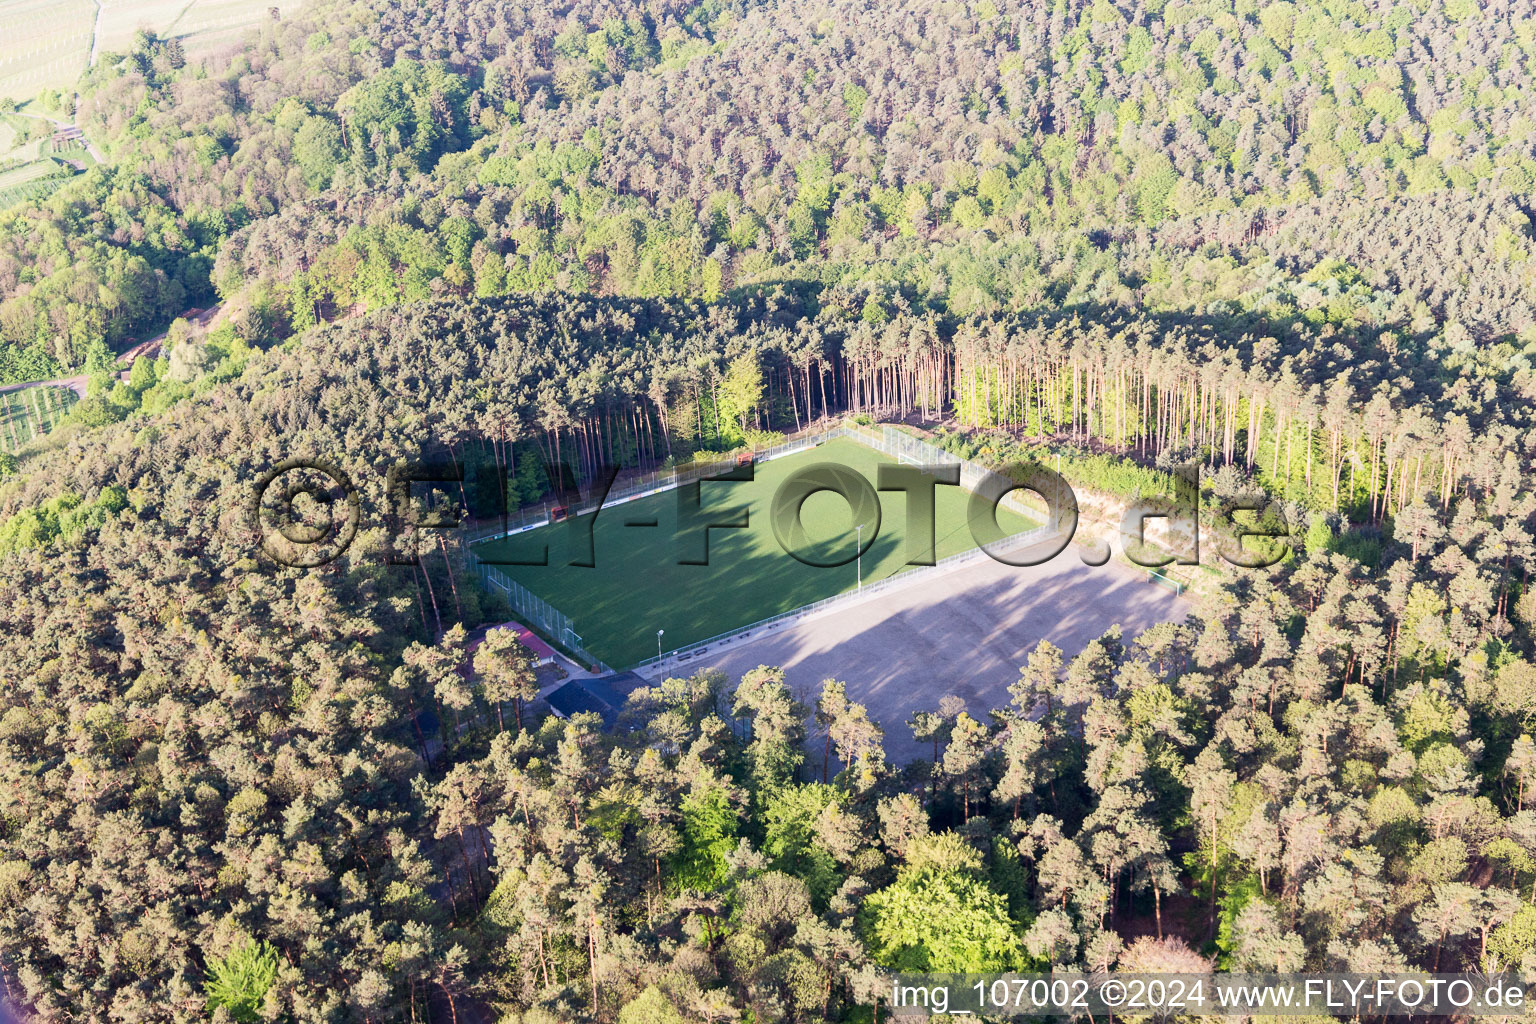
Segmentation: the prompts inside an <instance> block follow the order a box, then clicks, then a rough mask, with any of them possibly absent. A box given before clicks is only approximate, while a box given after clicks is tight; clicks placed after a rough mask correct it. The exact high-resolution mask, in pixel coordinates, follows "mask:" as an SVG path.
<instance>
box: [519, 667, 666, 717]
mask: <svg viewBox="0 0 1536 1024" xmlns="http://www.w3.org/2000/svg"><path fill="white" fill-rule="evenodd" d="M647 685H649V684H648V683H646V681H645V680H644V679H643V678H641V677H640V676H638V675H636V674H635V673H633V672H618V673H615V674H614V675H611V676H603V677H602V678H601V679H572V680H570V681H569V682H567V683H566V684H565V685H564V686H562V687H560V688H559V689H558V690H555V691H554V692H553V693H551V694H549V696H547V697H545V698H544V699H545V701H546V702H547V703H548V704H549V709H550V710H551V711H553V712H554V713H555V714H556V715H558V716H559V717H561V718H570V717H571V716H572V715H578V714H580V713H582V712H583V711H595V712H596V713H597V714H599V715H601V716H602V718H603V726H604V728H608V729H612V728H613V727H614V725H615V724H617V723H618V720H619V712H621V711H623V710H624V701H625V699H626V698H625V695H626V694H628V693H629V691H631V690H633V689H635V687H637V686H647Z"/></svg>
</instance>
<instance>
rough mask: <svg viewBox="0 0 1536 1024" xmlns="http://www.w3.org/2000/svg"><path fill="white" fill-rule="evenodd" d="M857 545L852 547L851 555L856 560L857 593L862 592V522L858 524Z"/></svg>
mask: <svg viewBox="0 0 1536 1024" xmlns="http://www.w3.org/2000/svg"><path fill="white" fill-rule="evenodd" d="M858 529H859V546H858V547H857V548H856V549H854V552H853V557H854V560H855V561H856V562H857V564H856V565H855V567H854V568H855V570H856V571H857V572H858V574H859V575H858V580H859V589H858V591H857V593H860V594H862V593H864V524H863V523H860V524H859V527H858Z"/></svg>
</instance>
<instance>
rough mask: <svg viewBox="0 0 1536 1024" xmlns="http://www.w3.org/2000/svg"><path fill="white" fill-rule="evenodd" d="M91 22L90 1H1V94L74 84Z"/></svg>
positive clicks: (28, 94) (24, 95)
mask: <svg viewBox="0 0 1536 1024" xmlns="http://www.w3.org/2000/svg"><path fill="white" fill-rule="evenodd" d="M95 21H96V5H95V4H94V3H92V0H0V98H7V97H8V98H10V99H13V100H16V101H18V102H20V101H22V100H27V99H31V98H32V97H33V96H36V95H37V94H38V93H39V92H41V91H43V90H44V89H59V90H70V89H73V88H74V86H75V82H76V80H77V79H78V78H79V77H80V73H81V72H82V71H84V70H85V68H86V65H87V63H88V62H89V61H90V55H91V32H92V30H93V28H94V25H95Z"/></svg>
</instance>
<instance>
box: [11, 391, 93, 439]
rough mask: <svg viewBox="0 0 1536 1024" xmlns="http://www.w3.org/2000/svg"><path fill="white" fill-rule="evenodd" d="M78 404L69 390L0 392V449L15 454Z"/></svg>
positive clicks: (76, 398)
mask: <svg viewBox="0 0 1536 1024" xmlns="http://www.w3.org/2000/svg"><path fill="white" fill-rule="evenodd" d="M77 401H79V397H78V396H77V395H76V394H75V393H74V392H73V391H71V390H69V389H68V388H55V387H37V388H22V389H19V390H16V391H0V450H4V451H7V452H14V451H16V450H18V449H19V448H21V447H22V446H23V445H25V444H26V443H27V442H28V441H31V440H33V439H34V438H38V437H41V436H42V435H44V434H46V433H48V432H49V431H50V430H52V429H53V428H54V427H55V426H57V425H58V422H59V420H61V419H62V418H63V417H64V414H65V413H67V412H69V410H70V407H71V406H73V405H74V404H75V403H76V402H77Z"/></svg>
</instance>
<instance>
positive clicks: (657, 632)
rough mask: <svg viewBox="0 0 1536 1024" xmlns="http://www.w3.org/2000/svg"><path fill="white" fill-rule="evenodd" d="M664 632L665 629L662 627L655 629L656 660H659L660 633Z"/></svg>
mask: <svg viewBox="0 0 1536 1024" xmlns="http://www.w3.org/2000/svg"><path fill="white" fill-rule="evenodd" d="M665 632H666V630H664V629H658V630H657V631H656V660H657V661H660V660H661V634H663V633H665Z"/></svg>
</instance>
